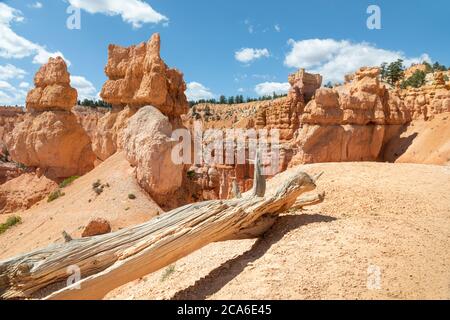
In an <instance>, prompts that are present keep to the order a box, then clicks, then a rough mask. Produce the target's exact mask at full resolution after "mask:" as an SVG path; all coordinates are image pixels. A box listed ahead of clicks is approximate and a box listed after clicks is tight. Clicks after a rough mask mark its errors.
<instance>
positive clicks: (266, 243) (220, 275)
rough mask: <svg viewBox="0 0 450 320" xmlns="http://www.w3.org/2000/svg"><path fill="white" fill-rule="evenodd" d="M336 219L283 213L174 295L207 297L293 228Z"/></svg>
mask: <svg viewBox="0 0 450 320" xmlns="http://www.w3.org/2000/svg"><path fill="white" fill-rule="evenodd" d="M334 220H336V218H333V217H328V216H323V215H320V214H313V215H307V214H303V215H286V216H281V217H279V218H278V220H277V221H276V222H275V224H274V225H273V226H272V228H271V229H270V230H269V231H267V232H266V233H265V234H264V235H263V237H262V238H260V239H258V240H257V241H256V242H255V243H254V244H253V246H252V247H251V249H250V250H248V251H246V252H245V253H243V254H242V255H240V256H238V257H236V258H234V259H231V260H229V261H227V262H225V263H224V264H222V265H221V266H219V267H218V268H216V269H214V270H212V271H211V272H210V273H209V274H208V275H207V276H205V277H204V278H202V279H199V280H197V281H196V282H195V283H194V284H193V285H192V286H190V287H188V288H186V289H184V290H181V291H179V292H177V293H176V294H175V295H174V296H173V297H172V298H171V299H172V300H204V299H206V298H207V297H209V296H211V295H212V294H214V293H216V292H218V291H219V290H220V289H221V288H222V287H224V286H225V285H226V284H227V283H228V282H230V281H231V280H233V279H234V278H235V277H236V276H237V275H239V274H240V273H241V272H242V271H243V270H244V269H245V267H246V266H247V265H248V264H249V263H251V262H253V261H255V260H257V259H259V258H260V257H262V256H263V255H264V254H265V253H266V252H267V250H269V248H270V247H271V246H272V245H273V244H275V243H277V242H278V241H279V240H280V239H282V238H283V236H284V235H285V234H287V233H288V232H289V231H291V230H294V229H297V228H300V227H301V226H305V225H308V224H311V223H320V222H331V221H334Z"/></svg>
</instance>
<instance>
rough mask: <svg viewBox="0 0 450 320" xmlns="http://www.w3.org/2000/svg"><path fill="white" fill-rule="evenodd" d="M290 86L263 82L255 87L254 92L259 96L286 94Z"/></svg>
mask: <svg viewBox="0 0 450 320" xmlns="http://www.w3.org/2000/svg"><path fill="white" fill-rule="evenodd" d="M290 87H291V85H290V84H289V83H288V82H263V83H259V84H257V85H256V86H255V92H256V93H257V94H258V95H259V96H266V95H272V94H273V93H274V92H275V93H277V94H282V93H287V92H288V91H289V89H290Z"/></svg>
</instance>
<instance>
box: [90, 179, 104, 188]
mask: <svg viewBox="0 0 450 320" xmlns="http://www.w3.org/2000/svg"><path fill="white" fill-rule="evenodd" d="M101 185H102V183H101V182H100V180H97V181H95V182H94V183H93V184H92V189H95V188H98V187H100V186H101Z"/></svg>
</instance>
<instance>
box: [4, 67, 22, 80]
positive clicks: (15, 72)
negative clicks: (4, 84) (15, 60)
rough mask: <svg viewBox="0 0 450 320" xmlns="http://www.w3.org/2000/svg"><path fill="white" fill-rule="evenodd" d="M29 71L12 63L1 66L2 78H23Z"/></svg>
mask: <svg viewBox="0 0 450 320" xmlns="http://www.w3.org/2000/svg"><path fill="white" fill-rule="evenodd" d="M26 74H27V72H26V71H25V70H23V69H20V68H17V67H16V66H13V65H12V64H9V63H8V64H7V65H4V66H0V80H9V79H23V77H24V76H25V75H26Z"/></svg>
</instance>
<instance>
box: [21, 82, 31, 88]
mask: <svg viewBox="0 0 450 320" xmlns="http://www.w3.org/2000/svg"><path fill="white" fill-rule="evenodd" d="M29 87H30V84H29V83H28V82H25V81H22V82H21V83H20V84H19V88H22V89H27V88H29Z"/></svg>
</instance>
